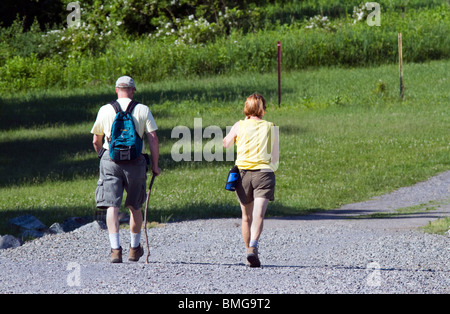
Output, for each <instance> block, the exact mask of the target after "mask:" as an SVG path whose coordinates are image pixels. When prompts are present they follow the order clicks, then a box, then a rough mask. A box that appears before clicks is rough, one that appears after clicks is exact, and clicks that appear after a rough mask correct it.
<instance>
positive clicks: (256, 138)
mask: <svg viewBox="0 0 450 314" xmlns="http://www.w3.org/2000/svg"><path fill="white" fill-rule="evenodd" d="M274 134H275V133H274V125H273V123H272V122H268V121H265V120H254V119H246V120H241V121H239V130H238V135H237V137H236V147H237V158H236V166H238V168H239V169H241V170H242V169H243V170H260V169H270V170H272V171H275V169H276V168H275V166H274V165H273V164H272V148H273V142H274V136H275V135H274Z"/></svg>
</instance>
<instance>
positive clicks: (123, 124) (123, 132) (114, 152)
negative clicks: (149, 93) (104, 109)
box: [109, 100, 142, 162]
mask: <svg viewBox="0 0 450 314" xmlns="http://www.w3.org/2000/svg"><path fill="white" fill-rule="evenodd" d="M110 104H111V105H112V106H113V108H114V110H115V111H116V117H115V118H114V122H113V125H112V128H111V139H110V140H109V156H110V157H111V159H112V160H113V161H115V162H123V161H130V160H134V159H136V158H138V157H139V156H140V155H141V154H142V139H141V137H140V136H139V134H138V133H137V131H136V128H135V126H134V122H133V117H132V116H131V113H132V112H133V109H134V107H136V105H137V104H138V102H137V101H134V100H132V101H131V102H130V103H129V104H128V107H127V110H125V111H122V109H121V108H120V105H119V103H118V102H117V101H112V102H111V103H110Z"/></svg>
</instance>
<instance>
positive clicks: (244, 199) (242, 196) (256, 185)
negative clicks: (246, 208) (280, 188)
mask: <svg viewBox="0 0 450 314" xmlns="http://www.w3.org/2000/svg"><path fill="white" fill-rule="evenodd" d="M239 175H240V178H239V180H238V182H237V185H236V195H237V197H238V200H239V202H240V203H241V204H244V205H245V204H248V203H251V202H253V200H254V199H255V198H265V199H268V200H269V201H273V200H274V199H275V173H273V172H272V171H266V170H239Z"/></svg>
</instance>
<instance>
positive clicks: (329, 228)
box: [0, 171, 450, 294]
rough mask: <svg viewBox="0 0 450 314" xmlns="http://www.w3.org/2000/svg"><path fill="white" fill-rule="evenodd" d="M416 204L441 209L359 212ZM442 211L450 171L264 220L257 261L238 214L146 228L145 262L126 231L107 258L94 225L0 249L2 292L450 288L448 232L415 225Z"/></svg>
mask: <svg viewBox="0 0 450 314" xmlns="http://www.w3.org/2000/svg"><path fill="white" fill-rule="evenodd" d="M431 201H432V203H430V202H431ZM418 204H427V205H424V208H425V207H433V208H434V210H428V211H426V212H424V213H419V214H409V215H402V216H397V217H388V218H383V219H373V218H368V217H366V216H361V218H360V219H354V218H355V216H358V215H367V214H371V213H375V212H391V211H393V210H394V209H397V208H402V207H408V206H413V205H418ZM430 204H431V205H430ZM269 210H270V207H269ZM444 216H450V171H448V172H445V173H443V174H440V175H439V176H436V177H433V178H431V179H430V180H428V181H426V182H422V183H419V184H416V185H414V186H412V187H407V188H402V189H399V190H397V191H395V192H394V193H391V194H388V195H384V196H382V197H379V198H376V199H373V200H370V201H367V202H363V203H357V204H350V205H346V206H343V207H342V208H339V209H336V210H333V211H326V212H319V213H314V214H311V215H308V216H299V217H288V218H282V219H266V221H265V229H264V232H263V234H262V237H261V239H260V258H261V261H262V265H263V267H262V268H260V269H250V268H247V267H245V266H244V262H245V250H244V249H243V242H242V239H241V234H240V220H239V219H211V220H197V221H187V222H179V223H169V224H167V225H166V226H164V227H159V228H153V229H151V230H149V237H150V239H151V244H150V246H151V248H150V250H151V256H150V264H148V265H146V264H145V263H144V260H145V258H141V261H140V262H138V263H131V262H128V261H127V254H128V249H127V248H128V243H129V242H128V241H129V231H128V230H121V243H122V247H124V263H123V264H109V242H108V236H107V231H106V230H104V229H101V228H100V227H99V225H98V224H90V225H86V226H84V227H82V228H80V229H77V230H75V231H73V232H69V233H65V234H59V235H47V236H44V237H42V238H40V239H37V240H34V241H31V242H28V243H26V244H24V245H23V246H21V247H19V248H16V249H7V250H2V251H0V293H136V292H137V293H189V294H190V293H449V292H450V288H449V287H450V265H449V257H450V246H449V243H450V238H449V237H448V236H440V235H432V234H426V233H424V232H422V231H421V230H419V229H418V227H419V226H424V225H426V224H427V222H428V221H430V220H433V219H436V218H439V217H444ZM141 242H142V243H143V244H144V246H145V237H144V235H143V236H142V241H141ZM144 257H145V256H144Z"/></svg>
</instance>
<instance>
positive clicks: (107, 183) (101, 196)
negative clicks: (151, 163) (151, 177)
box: [95, 151, 147, 209]
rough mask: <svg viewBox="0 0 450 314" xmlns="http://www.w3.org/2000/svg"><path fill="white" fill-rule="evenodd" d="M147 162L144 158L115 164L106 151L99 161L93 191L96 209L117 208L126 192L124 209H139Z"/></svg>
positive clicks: (143, 192) (143, 194) (144, 191)
mask: <svg viewBox="0 0 450 314" xmlns="http://www.w3.org/2000/svg"><path fill="white" fill-rule="evenodd" d="M146 167H147V162H146V161H145V158H144V156H140V157H139V158H138V159H136V160H133V161H130V162H126V163H120V164H119V163H115V162H114V161H112V160H111V158H110V157H109V154H108V151H106V152H105V153H104V154H103V156H102V158H101V160H100V177H99V180H98V182H97V189H96V190H95V201H96V202H97V207H98V208H102V209H106V208H108V207H119V208H120V206H121V204H122V198H123V191H124V190H126V191H127V198H126V200H125V207H128V206H133V208H134V209H140V208H141V206H142V204H143V203H144V201H145V199H146V197H147V194H146V181H147V173H146V170H147V168H146Z"/></svg>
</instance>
